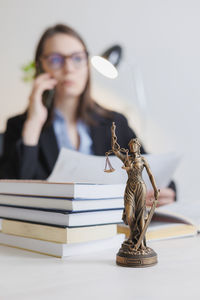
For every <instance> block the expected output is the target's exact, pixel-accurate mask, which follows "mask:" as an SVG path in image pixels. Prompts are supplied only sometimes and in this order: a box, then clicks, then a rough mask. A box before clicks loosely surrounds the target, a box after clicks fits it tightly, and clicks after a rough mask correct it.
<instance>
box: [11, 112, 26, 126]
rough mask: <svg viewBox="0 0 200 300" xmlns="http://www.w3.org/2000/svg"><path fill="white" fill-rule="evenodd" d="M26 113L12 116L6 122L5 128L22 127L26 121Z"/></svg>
mask: <svg viewBox="0 0 200 300" xmlns="http://www.w3.org/2000/svg"><path fill="white" fill-rule="evenodd" d="M26 116H27V113H26V112H25V113H22V114H19V115H16V116H13V117H11V118H9V119H8V120H7V128H10V127H13V128H20V127H22V126H23V124H24V122H25V120H26Z"/></svg>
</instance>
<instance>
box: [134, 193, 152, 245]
mask: <svg viewBox="0 0 200 300" xmlns="http://www.w3.org/2000/svg"><path fill="white" fill-rule="evenodd" d="M157 203H158V200H157V199H155V200H154V201H153V204H152V207H151V209H150V212H149V215H148V218H147V220H146V223H145V225H144V228H143V230H142V232H141V235H140V237H139V240H138V242H137V244H136V245H135V247H134V250H138V248H139V247H140V245H141V243H142V240H143V239H144V236H145V234H146V231H147V228H148V226H149V224H150V222H151V219H152V217H153V214H154V211H155V209H156V205H157Z"/></svg>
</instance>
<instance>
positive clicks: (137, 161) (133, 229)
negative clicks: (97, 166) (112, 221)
mask: <svg viewBox="0 0 200 300" xmlns="http://www.w3.org/2000/svg"><path fill="white" fill-rule="evenodd" d="M115 128H116V126H115V123H114V122H113V124H112V127H111V133H112V140H111V146H112V149H111V150H110V151H108V152H106V156H107V162H108V164H109V166H110V167H111V165H110V162H109V161H108V155H109V154H111V153H114V154H115V155H116V156H117V157H118V158H119V159H121V160H122V162H123V163H124V166H123V167H122V168H123V169H125V170H126V172H127V174H128V180H127V184H126V189H125V193H124V212H123V216H122V219H123V221H124V223H125V224H126V225H129V228H130V236H129V238H128V240H126V241H125V242H124V243H123V244H122V246H121V248H120V250H119V252H118V254H117V259H116V263H117V264H118V265H121V266H128V267H146V266H151V265H154V264H156V263H157V255H156V253H155V252H154V251H153V249H151V248H149V247H147V246H146V240H145V233H146V230H147V227H148V225H149V223H150V221H151V218H152V215H153V212H154V210H155V206H156V203H157V199H158V193H159V190H158V189H157V187H156V183H155V179H154V177H153V175H152V173H151V170H150V168H149V166H148V163H147V161H146V159H145V158H144V157H142V156H141V155H140V146H141V145H140V143H139V141H138V139H137V138H136V139H131V140H130V142H129V148H130V155H128V152H129V150H128V149H123V148H120V146H119V144H118V143H117V137H116V134H115ZM121 152H125V154H122V153H121ZM144 167H145V168H146V170H147V173H148V175H149V179H150V181H151V184H152V186H153V189H154V197H155V201H154V203H153V205H152V209H151V211H150V213H149V215H148V217H147V218H145V212H146V206H145V203H146V185H145V182H144V181H143V178H142V171H143V169H144ZM109 171H110V170H109ZM111 171H114V169H113V168H112V167H111ZM145 221H146V222H145Z"/></svg>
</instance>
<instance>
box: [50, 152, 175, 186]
mask: <svg viewBox="0 0 200 300" xmlns="http://www.w3.org/2000/svg"><path fill="white" fill-rule="evenodd" d="M143 156H144V157H145V158H146V159H147V161H148V163H149V166H150V168H151V170H152V173H153V175H154V177H155V180H156V183H157V186H158V188H162V187H166V186H167V185H168V183H169V182H170V180H171V179H172V176H173V173H174V171H175V169H176V167H177V165H178V163H179V161H180V157H179V156H178V155H177V154H174V153H167V154H146V155H143ZM109 160H110V162H111V165H112V166H113V168H114V169H115V171H114V172H112V173H106V172H104V168H105V157H104V156H96V155H86V154H82V153H80V152H78V151H72V150H68V149H66V148H62V149H61V151H60V154H59V156H58V159H57V161H56V164H55V167H54V169H53V171H52V173H51V175H50V176H49V178H48V181H50V182H76V183H82V182H84V183H94V184H118V183H124V184H125V183H126V181H127V178H128V176H127V173H126V171H125V170H124V169H122V166H123V163H122V161H121V160H119V159H118V158H117V157H115V156H109ZM143 178H144V181H145V183H146V185H147V188H148V189H152V187H151V183H150V181H149V178H148V175H147V173H146V170H145V169H144V172H143Z"/></svg>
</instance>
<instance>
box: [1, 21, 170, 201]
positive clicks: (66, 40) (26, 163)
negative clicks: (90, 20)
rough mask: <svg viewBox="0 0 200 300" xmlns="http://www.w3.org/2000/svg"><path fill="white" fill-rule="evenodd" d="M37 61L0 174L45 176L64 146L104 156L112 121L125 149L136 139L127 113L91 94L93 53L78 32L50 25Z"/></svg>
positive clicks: (9, 131) (10, 132)
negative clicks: (90, 57)
mask: <svg viewBox="0 0 200 300" xmlns="http://www.w3.org/2000/svg"><path fill="white" fill-rule="evenodd" d="M35 65H36V76H35V80H34V82H33V88H32V91H31V94H30V97H29V105H28V109H27V110H26V112H25V113H24V114H22V115H18V116H16V117H13V118H11V119H9V120H8V122H7V128H6V132H5V135H4V149H3V156H2V158H1V160H0V178H7V179H46V178H47V177H48V176H49V175H50V173H51V171H52V169H53V167H54V164H55V162H56V159H57V157H58V153H59V150H60V149H61V147H67V148H69V149H74V150H77V151H80V152H82V153H85V154H94V155H105V152H106V151H107V150H108V149H110V140H111V135H110V127H111V124H112V122H113V121H114V122H115V124H116V126H117V129H118V132H117V136H118V140H119V143H120V145H121V146H122V147H127V144H128V142H129V140H130V139H131V138H135V137H136V135H135V133H134V132H133V131H132V130H131V129H130V128H129V126H128V123H127V120H126V118H125V117H124V116H123V115H121V114H119V113H116V112H113V111H108V110H106V109H104V108H102V107H100V106H99V105H98V104H97V103H95V101H94V100H93V99H92V98H91V96H90V70H89V61H88V51H87V48H86V45H85V43H84V41H83V39H82V38H81V37H80V35H79V34H78V33H77V32H76V31H75V30H73V29H72V28H70V27H68V26H66V25H63V24H58V25H55V26H53V27H50V28H48V29H47V30H46V31H45V32H44V34H43V35H42V37H41V39H40V41H39V43H38V46H37V48H36V54H35ZM144 152H145V151H144V149H143V148H142V149H141V153H144ZM66 163H67V162H66ZM163 192H165V197H164V198H165V201H166V202H167V203H168V202H172V201H173V200H174V197H175V193H174V191H173V190H172V189H170V188H167V189H164V190H163ZM161 198H162V194H161ZM161 198H160V199H161ZM163 201H164V200H163Z"/></svg>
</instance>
